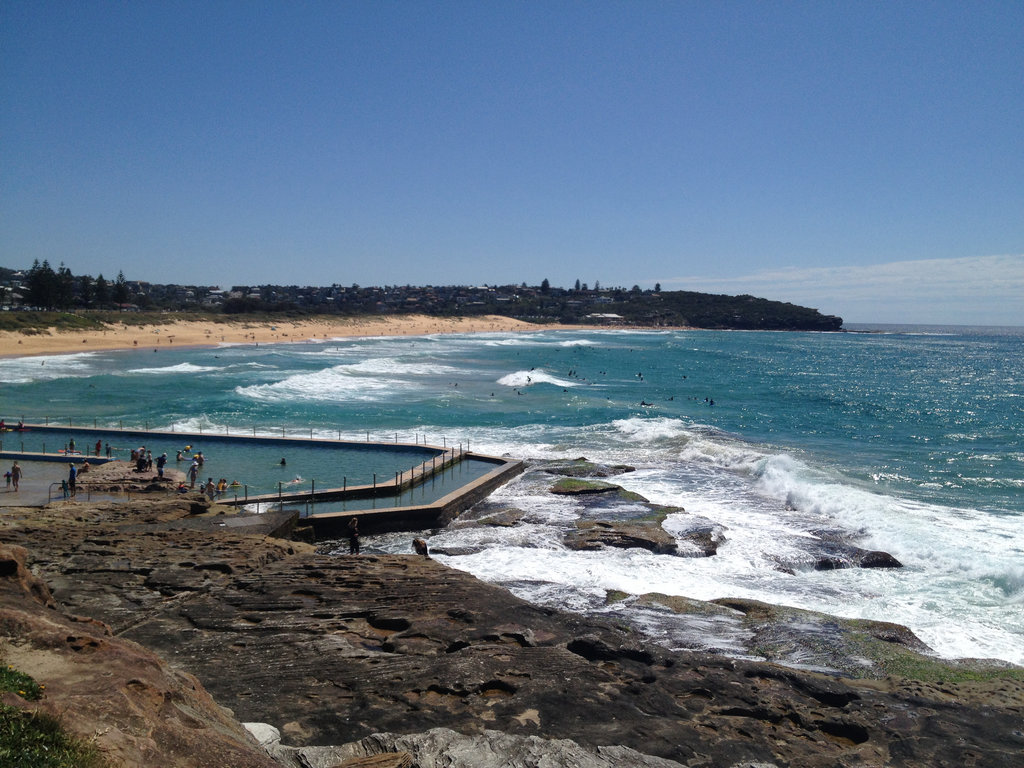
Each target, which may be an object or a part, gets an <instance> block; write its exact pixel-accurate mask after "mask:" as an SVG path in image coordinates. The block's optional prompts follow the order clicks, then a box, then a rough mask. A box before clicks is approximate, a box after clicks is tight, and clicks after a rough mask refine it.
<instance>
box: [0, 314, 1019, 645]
mask: <svg viewBox="0 0 1024 768" xmlns="http://www.w3.org/2000/svg"><path fill="white" fill-rule="evenodd" d="M889 331H890V332H887V333H837V334H802V333H766V332H715V331H692V332H681V331H664V332H626V331H594V332H575V331H573V332H569V331H564V332H540V333H531V334H478V335H454V336H427V337H419V338H367V339H345V340H337V341H334V342H312V343H306V344H289V345H274V346H270V347H267V346H261V347H258V348H256V347H250V346H235V347H222V348H217V349H205V350H204V349H192V350H185V349H181V350H173V351H171V350H168V349H161V350H160V351H159V352H153V351H152V350H142V349H139V350H128V351H123V352H110V353H103V352H93V353H83V354H75V355H63V356H50V357H46V358H8V359H3V360H0V381H3V383H2V384H0V415H3V416H4V417H5V418H6V419H7V421H8V422H9V423H10V422H11V421H12V420H16V419H17V418H20V417H24V418H25V419H26V420H28V421H36V420H43V419H44V418H50V419H51V420H61V419H63V420H66V419H67V418H69V417H71V418H73V419H75V420H76V421H78V420H82V421H88V422H91V421H92V420H93V419H95V420H97V421H98V422H99V423H100V424H101V425H103V424H106V425H111V426H117V425H119V424H122V423H123V424H124V425H125V426H129V425H135V426H140V427H141V426H143V425H144V424H145V425H147V426H148V427H149V428H153V429H171V428H174V429H177V430H198V429H199V428H202V429H204V430H208V431H211V432H216V431H221V432H222V431H223V430H224V429H225V428H230V429H231V430H232V431H235V430H238V431H250V433H251V431H252V430H253V429H255V430H256V431H257V432H258V433H261V434H274V433H275V430H276V431H278V433H279V431H280V430H281V429H286V430H290V431H294V432H296V433H298V434H306V435H308V434H309V431H310V430H312V431H313V433H314V434H315V435H317V436H323V437H332V438H337V437H338V436H339V435H341V436H342V437H344V438H346V439H355V440H363V439H366V436H367V433H369V436H370V438H371V439H384V440H391V439H394V437H395V435H396V434H397V438H398V439H399V440H401V441H405V442H414V441H415V442H423V441H424V440H426V441H427V442H430V443H441V442H442V440H443V441H445V442H446V443H447V444H449V445H450V444H453V443H463V444H465V445H466V446H468V447H471V448H472V449H473V450H478V451H481V452H485V453H491V454H496V455H502V454H505V453H508V454H511V455H514V456H518V457H527V458H530V457H536V458H552V457H562V458H564V457H576V456H581V455H585V456H587V457H589V458H592V459H595V460H599V461H615V462H626V463H629V464H632V465H634V466H636V467H637V471H636V472H633V473H630V474H628V475H623V476H621V477H620V478H619V479H618V481H619V482H620V484H622V485H623V486H625V487H627V488H628V489H630V490H634V491H636V492H638V493H641V494H643V495H644V496H646V497H648V498H649V499H651V500H652V501H655V502H659V503H666V504H674V505H681V506H684V507H685V508H686V510H687V512H688V513H690V514H694V515H699V516H701V517H704V518H708V519H711V520H713V521H715V523H716V524H718V525H720V526H721V527H722V529H723V531H724V535H725V537H726V544H725V545H724V546H723V547H722V548H721V549H720V551H719V554H718V555H717V556H716V557H713V558H700V559H696V558H666V557H657V556H653V555H648V554H645V553H641V552H638V551H635V550H624V551H617V552H601V553H577V552H569V551H566V550H565V549H564V548H562V547H561V545H560V531H561V530H562V528H564V526H565V525H566V524H568V523H569V521H571V520H572V519H574V516H578V513H579V510H578V509H577V508H576V507H575V506H574V502H573V501H572V500H566V499H556V498H554V497H551V496H550V495H549V494H546V493H545V492H544V491H543V490H542V489H538V488H537V487H535V485H533V484H531V483H532V481H531V480H530V478H529V477H526V478H522V479H520V480H517V481H514V482H513V483H510V484H509V485H508V486H505V487H504V488H502V489H501V490H499V491H498V492H497V493H496V494H495V496H494V497H492V498H494V499H495V500H498V501H501V502H506V503H508V504H510V505H515V506H519V507H521V508H524V509H528V510H529V512H530V514H529V516H528V518H527V520H526V521H525V522H524V523H523V524H522V525H521V526H516V527H513V528H510V529H507V530H506V529H502V530H499V531H488V532H487V534H486V536H485V535H484V534H481V533H479V532H477V533H474V532H472V531H469V530H454V529H453V530H448V531H442V532H436V533H435V534H434V535H433V537H432V543H433V544H434V545H435V546H449V547H451V549H452V551H456V550H459V551H465V552H469V551H470V550H472V549H474V548H475V549H476V550H478V551H477V552H475V553H471V554H466V555H464V556H460V557H450V558H446V559H445V561H446V562H448V563H449V564H451V565H453V566H455V567H459V568H464V569H466V570H470V571H472V572H473V573H476V574H477V575H478V576H480V577H481V578H484V579H487V580H490V581H493V582H496V583H501V584H505V585H507V586H509V588H511V589H514V590H515V591H516V592H517V593H518V594H521V595H522V596H524V597H527V598H528V599H532V600H536V601H539V602H551V603H555V604H559V605H565V606H569V607H578V608H580V609H587V610H593V609H597V607H598V606H601V605H603V595H604V591H605V590H606V589H622V590H624V591H627V592H645V591H660V592H666V593H671V594H683V595H689V596H691V597H695V598H698V599H710V598H713V597H723V596H738V597H750V598H755V599H761V600H766V601H770V602H777V603H784V604H789V605H796V606H799V607H806V608H811V609H816V610H824V611H829V612H832V613H840V614H842V615H847V616H855V617H865V618H877V619H885V620H891V621H898V622H900V623H903V624H906V625H908V626H910V627H911V628H912V629H914V630H915V631H916V632H917V633H918V634H919V635H920V636H921V637H922V639H924V640H925V642H927V643H929V644H930V645H932V647H934V648H935V649H936V650H937V651H938V652H939V653H941V654H943V655H946V656H984V657H997V658H1003V659H1008V660H1011V661H1015V662H1017V663H1024V650H1022V649H1024V504H1022V502H1021V497H1022V490H1024V361H1022V357H1024V356H1022V352H1021V350H1022V342H1024V330H1022V329H968V328H938V329H935V328H932V329H920V328H917V329H907V328H902V329H889ZM711 400H713V401H714V405H711ZM674 522H675V521H673V520H672V519H671V518H670V520H669V521H667V523H666V527H668V528H669V529H670V530H671V529H672V526H673V524H674ZM835 530H838V531H842V532H845V534H846V535H848V536H856V537H859V541H858V543H859V545H860V546H863V547H866V548H871V549H875V548H877V549H884V550H886V551H889V552H891V553H893V554H894V555H896V556H897V557H898V558H899V559H900V560H902V561H903V562H904V563H905V564H906V566H907V567H906V568H904V569H902V570H899V571H868V570H860V569H854V570H848V571H833V572H816V571H813V570H810V569H809V567H808V568H803V567H802V565H803V564H804V561H803V560H802V558H804V557H806V554H805V546H804V545H805V544H806V542H807V541H808V540H809V539H814V538H816V537H820V536H822V535H823V533H822V532H823V531H835ZM780 563H785V564H787V565H788V566H789V567H790V570H791V571H794V572H793V573H788V574H787V573H784V572H782V571H780V570H779V568H778V565H779V564H780ZM794 566H795V567H794ZM669 642H672V639H671V638H669ZM677 642H678V643H681V642H682V641H677ZM722 642H723V643H724V642H725V641H722Z"/></svg>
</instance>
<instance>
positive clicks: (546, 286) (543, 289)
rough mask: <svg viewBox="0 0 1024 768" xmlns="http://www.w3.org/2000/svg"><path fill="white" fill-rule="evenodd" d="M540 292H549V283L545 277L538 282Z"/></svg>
mask: <svg viewBox="0 0 1024 768" xmlns="http://www.w3.org/2000/svg"><path fill="white" fill-rule="evenodd" d="M540 292H541V293H543V294H545V295H546V294H548V293H551V283H549V282H548V279H547V278H546V277H545V278H544V279H543V280H541V282H540Z"/></svg>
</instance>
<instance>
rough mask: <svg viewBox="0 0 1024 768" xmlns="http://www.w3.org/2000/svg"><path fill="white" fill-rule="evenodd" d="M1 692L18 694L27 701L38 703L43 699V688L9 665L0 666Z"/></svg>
mask: <svg viewBox="0 0 1024 768" xmlns="http://www.w3.org/2000/svg"><path fill="white" fill-rule="evenodd" d="M0 691H10V692H11V693H16V694H18V695H19V696H21V698H23V699H25V701H38V700H39V699H41V698H43V686H41V685H39V683H37V682H36V681H35V680H33V679H32V678H31V677H30V676H29V675H26V674H25V673H24V672H19V671H18V670H16V669H15V668H14V667H12V666H10V665H9V664H4V665H3V666H0Z"/></svg>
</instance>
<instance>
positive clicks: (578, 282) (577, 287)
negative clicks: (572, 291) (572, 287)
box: [576, 277, 580, 291]
mask: <svg viewBox="0 0 1024 768" xmlns="http://www.w3.org/2000/svg"><path fill="white" fill-rule="evenodd" d="M579 289H580V279H579V278H578V277H577V278H576V290H577V291H578V290H579Z"/></svg>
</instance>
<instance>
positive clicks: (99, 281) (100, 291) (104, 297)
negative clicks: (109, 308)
mask: <svg viewBox="0 0 1024 768" xmlns="http://www.w3.org/2000/svg"><path fill="white" fill-rule="evenodd" d="M108 303H110V287H109V286H108V285H107V281H106V278H104V277H103V273H102V272H100V274H99V275H98V276H97V278H96V305H97V306H100V307H105V306H106V305H107V304H108Z"/></svg>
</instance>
